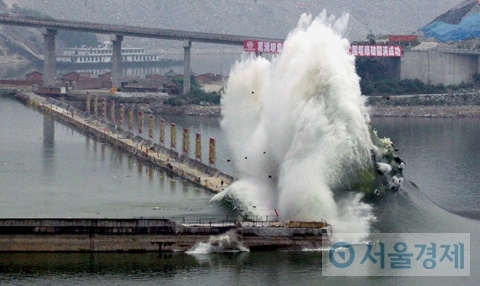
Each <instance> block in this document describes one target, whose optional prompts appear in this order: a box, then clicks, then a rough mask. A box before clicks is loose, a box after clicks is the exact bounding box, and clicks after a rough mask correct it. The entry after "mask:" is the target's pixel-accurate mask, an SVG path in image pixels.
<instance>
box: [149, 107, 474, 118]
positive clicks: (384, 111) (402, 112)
mask: <svg viewBox="0 0 480 286" xmlns="http://www.w3.org/2000/svg"><path fill="white" fill-rule="evenodd" d="M367 107H368V111H369V114H370V117H422V118H463V117H480V105H445V106H441V105H428V106H427V105H397V106H387V105H368V106H367ZM152 111H153V113H154V114H170V115H185V116H206V117H221V116H222V115H221V107H220V106H200V105H185V106H182V107H168V106H165V105H163V106H162V107H160V108H154V109H153V110H152Z"/></svg>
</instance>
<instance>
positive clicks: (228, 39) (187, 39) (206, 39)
mask: <svg viewBox="0 0 480 286" xmlns="http://www.w3.org/2000/svg"><path fill="white" fill-rule="evenodd" d="M0 24H3V25H15V26H26V27H37V28H44V29H45V33H44V35H45V52H44V83H45V85H53V84H54V83H55V69H56V66H55V35H56V33H57V31H58V30H71V31H79V32H89V33H96V34H109V35H112V37H111V40H112V42H113V56H112V85H113V87H117V88H118V87H120V77H121V60H122V57H121V42H122V40H123V37H142V38H153V39H165V40H175V41H183V47H184V86H183V92H184V94H185V93H187V92H188V91H190V71H191V69H190V49H191V45H192V42H202V43H210V44H221V45H243V41H245V40H255V41H266V42H282V41H283V40H284V39H278V38H265V37H250V36H240V35H227V34H218V33H206V32H195V31H181V30H172V29H161V28H153V27H142V26H130V25H117V24H106V23H96V22H84V21H70V20H58V19H54V18H48V17H30V16H22V15H16V14H7V13H0Z"/></svg>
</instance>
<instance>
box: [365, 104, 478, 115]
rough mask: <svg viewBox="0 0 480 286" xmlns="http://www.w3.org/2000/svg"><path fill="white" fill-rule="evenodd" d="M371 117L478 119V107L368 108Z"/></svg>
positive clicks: (378, 106) (384, 106) (381, 106)
mask: <svg viewBox="0 0 480 286" xmlns="http://www.w3.org/2000/svg"><path fill="white" fill-rule="evenodd" d="M370 116H371V117H425V118H452V117H480V105H463V106H421V105H420V106H401V105H399V106H386V105H375V106H370Z"/></svg>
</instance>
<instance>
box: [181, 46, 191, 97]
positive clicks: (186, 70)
mask: <svg viewBox="0 0 480 286" xmlns="http://www.w3.org/2000/svg"><path fill="white" fill-rule="evenodd" d="M191 47H192V41H190V40H188V39H185V40H183V49H184V57H183V94H187V93H189V92H190V71H191V68H190V49H191Z"/></svg>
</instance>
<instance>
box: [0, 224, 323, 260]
mask: <svg viewBox="0 0 480 286" xmlns="http://www.w3.org/2000/svg"><path fill="white" fill-rule="evenodd" d="M224 235H229V236H230V238H228V240H231V237H232V235H233V238H234V239H238V242H239V243H240V244H241V245H242V247H245V248H246V249H248V250H250V251H268V250H301V249H305V248H321V247H325V246H329V245H330V243H331V238H332V228H331V226H330V225H329V224H328V223H327V222H325V221H323V222H298V221H248V222H207V223H205V222H200V221H199V222H196V223H177V222H175V221H174V220H170V219H156V218H154V219H146V218H140V219H136V218H134V219H73V218H72V219H71V218H65V219H0V252H161V251H188V250H189V249H191V248H192V247H194V246H195V245H196V244H197V243H201V242H203V243H211V241H212V238H219V239H220V240H221V237H222V236H224ZM215 241H217V242H218V241H219V240H218V239H217V240H215Z"/></svg>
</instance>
